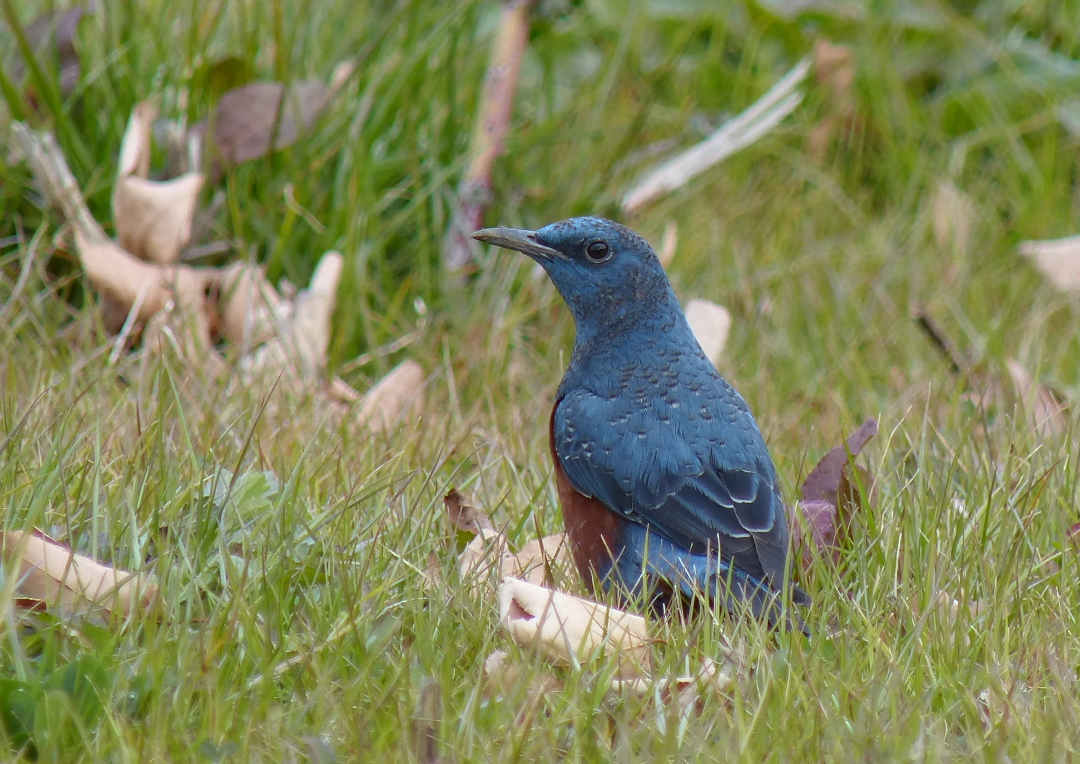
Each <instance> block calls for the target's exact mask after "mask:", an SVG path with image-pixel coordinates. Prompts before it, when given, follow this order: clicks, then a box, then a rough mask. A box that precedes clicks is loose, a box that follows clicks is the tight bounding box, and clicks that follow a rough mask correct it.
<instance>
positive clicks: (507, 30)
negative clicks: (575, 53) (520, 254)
mask: <svg viewBox="0 0 1080 764" xmlns="http://www.w3.org/2000/svg"><path fill="white" fill-rule="evenodd" d="M536 2H537V0H507V2H506V3H505V4H504V5H503V11H502V20H501V22H500V23H499V31H498V34H497V35H496V36H495V45H494V47H493V49H492V53H491V62H490V63H489V64H488V70H487V76H486V78H485V80H484V93H483V95H482V96H481V100H480V112H479V116H478V118H477V121H476V128H475V129H474V131H473V135H472V141H471V143H470V146H469V166H468V169H467V170H466V171H465V177H464V178H462V181H461V187H460V188H459V189H458V209H457V210H455V211H454V216H453V219H452V220H451V222H450V230H449V231H448V232H447V234H446V241H445V243H444V246H443V262H444V264H445V266H446V268H447V269H448V270H449V271H451V272H461V271H466V270H468V269H469V267H470V266H471V265H472V263H473V247H474V246H475V244H474V242H473V241H472V239H471V238H469V235H470V234H471V233H472V232H473V231H475V230H476V229H478V228H480V227H482V226H483V222H484V213H485V212H486V211H487V207H488V205H489V204H490V203H491V171H492V169H493V168H494V166H495V159H496V158H498V156H499V155H500V154H502V153H503V149H504V148H505V146H506V134H507V132H508V131H509V128H510V115H511V112H512V110H513V106H514V91H515V90H517V83H518V75H519V74H520V72H521V57H522V55H523V54H524V53H525V46H526V45H527V44H528V42H529V13H530V12H531V11H532V9H533V7H534V6H535V5H536Z"/></svg>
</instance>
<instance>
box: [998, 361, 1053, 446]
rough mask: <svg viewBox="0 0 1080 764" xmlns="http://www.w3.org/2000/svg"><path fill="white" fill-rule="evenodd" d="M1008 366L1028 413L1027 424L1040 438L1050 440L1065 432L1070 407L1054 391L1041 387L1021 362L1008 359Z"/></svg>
mask: <svg viewBox="0 0 1080 764" xmlns="http://www.w3.org/2000/svg"><path fill="white" fill-rule="evenodd" d="M1005 367H1006V368H1007V369H1008V371H1009V377H1010V378H1011V379H1012V381H1013V385H1015V387H1016V394H1017V397H1018V399H1019V402H1020V405H1021V406H1023V409H1024V412H1025V413H1026V414H1027V417H1028V423H1029V425H1030V426H1031V428H1032V430H1033V431H1034V432H1035V434H1036V435H1038V436H1039V437H1040V438H1051V437H1057V436H1059V435H1061V434H1062V433H1063V432H1064V431H1065V427H1066V425H1067V424H1068V422H1067V411H1068V405H1067V404H1066V402H1065V401H1064V399H1063V398H1062V397H1061V396H1059V395H1057V394H1056V393H1055V392H1054V391H1053V390H1051V389H1050V388H1048V387H1046V386H1045V385H1042V384H1040V383H1039V382H1038V381H1037V380H1036V379H1035V378H1034V377H1032V376H1031V373H1030V372H1029V371H1028V370H1027V369H1025V368H1024V367H1023V366H1022V365H1020V362H1019V361H1017V360H1016V359H1014V358H1009V359H1006V361H1005Z"/></svg>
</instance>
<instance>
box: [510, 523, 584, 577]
mask: <svg viewBox="0 0 1080 764" xmlns="http://www.w3.org/2000/svg"><path fill="white" fill-rule="evenodd" d="M571 565H572V560H571V558H570V544H569V542H567V540H566V534H565V533H553V534H551V535H550V536H544V537H543V538H541V539H533V540H532V541H530V542H529V543H527V544H526V545H525V546H523V547H521V549H520V550H518V553H517V554H515V555H513V557H512V558H509V559H507V560H504V563H503V571H502V573H503V576H508V577H511V578H520V579H523V580H525V581H528V582H529V583H533V584H538V585H544V584H546V583H548V580H547V579H548V571H549V570H550V569H552V568H558V569H559V570H560V573H561V574H562V575H560V578H563V577H564V576H565V574H568V573H569V570H570V566H571Z"/></svg>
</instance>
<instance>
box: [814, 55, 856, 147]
mask: <svg viewBox="0 0 1080 764" xmlns="http://www.w3.org/2000/svg"><path fill="white" fill-rule="evenodd" d="M813 61H814V80H815V81H816V82H817V85H818V87H819V88H820V89H821V90H822V92H823V93H824V95H825V109H826V114H825V115H824V116H823V117H822V118H821V121H820V122H819V123H818V124H817V125H815V126H814V127H813V128H811V129H810V131H809V132H808V133H807V135H806V153H807V154H808V155H809V156H811V157H812V158H813V159H814V160H815V161H818V162H820V161H822V160H823V159H824V158H825V154H826V152H827V151H828V149H829V146H830V145H831V144H832V142H833V139H834V138H835V137H836V135H837V134H838V133H840V131H841V130H843V129H844V128H845V126H847V125H850V124H851V123H852V121H853V120H854V118H855V92H854V87H853V85H854V82H855V54H854V51H853V50H852V49H851V48H850V47H849V46H847V45H837V44H835V43H832V42H830V41H829V40H826V39H824V38H820V39H818V40H817V42H815V43H814V52H813Z"/></svg>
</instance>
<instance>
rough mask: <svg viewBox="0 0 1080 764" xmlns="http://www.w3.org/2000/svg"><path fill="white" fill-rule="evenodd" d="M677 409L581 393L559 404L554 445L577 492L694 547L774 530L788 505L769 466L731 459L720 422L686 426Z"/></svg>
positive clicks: (733, 547)
mask: <svg viewBox="0 0 1080 764" xmlns="http://www.w3.org/2000/svg"><path fill="white" fill-rule="evenodd" d="M677 413H678V412H677V411H667V410H658V409H657V408H655V407H652V408H650V407H637V408H636V410H633V411H631V407H630V406H629V404H628V402H627V401H626V400H624V399H614V400H611V399H607V398H602V397H600V396H597V395H594V394H592V393H590V392H587V391H575V392H572V393H569V394H568V395H566V396H565V397H564V398H563V399H562V400H560V401H559V403H558V404H557V407H556V410H555V421H554V435H555V452H556V454H557V456H558V458H559V461H560V463H561V464H562V467H563V469H564V470H565V471H566V475H567V477H568V478H569V479H570V483H571V484H572V485H573V486H574V488H575V489H577V490H578V491H579V492H581V493H583V494H585V495H586V496H590V497H594V498H596V499H599V500H600V501H601V502H603V503H604V504H605V505H606V506H607V507H609V508H610V509H612V510H614V511H616V512H619V513H620V514H622V515H624V516H626V517H628V518H630V519H633V520H636V521H638V522H642V523H645V524H646V525H648V526H650V527H652V528H654V529H655V530H656V531H658V532H659V533H661V534H663V535H664V536H666V537H667V538H669V539H670V540H672V541H674V542H676V543H678V544H680V545H682V546H684V547H686V548H687V549H690V550H692V551H704V549H705V548H707V547H709V546H712V547H713V548H714V549H715V548H716V546H717V545H718V544H719V545H722V546H724V547H726V551H727V552H737V551H741V547H744V546H745V547H751V546H753V544H752V543H751V541H752V540H758V541H762V540H764V539H761V538H760V536H761V535H762V534H764V535H766V536H770V537H771V536H772V535H774V534H773V533H770V532H771V531H774V529H775V528H776V526H777V523H776V518H777V516H778V515H779V514H780V513H782V512H783V509H782V506H781V505H780V498H779V496H778V495H777V493H776V488H775V486H774V484H773V480H774V478H773V477H772V475H771V470H769V469H768V468H767V467H765V466H763V465H760V464H750V463H746V464H743V463H732V462H733V461H734V460H733V459H732V458H731V456H730V454H727V453H724V451H723V448H722V443H723V438H720V437H718V436H715V433H710V426H712V427H715V426H716V425H715V424H713V425H710V424H709V423H707V422H697V423H695V426H694V427H683V426H680V422H679V421H678V420H677V419H673V418H674V417H676V416H677ZM714 421H715V420H714ZM729 450H730V449H729ZM737 539H741V540H745V541H743V542H741V543H740V542H739V541H736V540H737ZM770 540H771V539H770ZM755 567H756V566H755ZM781 568H782V562H781Z"/></svg>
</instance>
